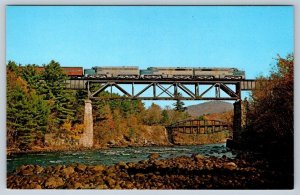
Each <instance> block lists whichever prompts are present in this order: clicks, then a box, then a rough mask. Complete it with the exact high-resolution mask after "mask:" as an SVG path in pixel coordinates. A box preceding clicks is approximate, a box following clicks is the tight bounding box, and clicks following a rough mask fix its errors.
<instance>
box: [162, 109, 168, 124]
mask: <svg viewBox="0 0 300 195" xmlns="http://www.w3.org/2000/svg"><path fill="white" fill-rule="evenodd" d="M161 116H162V118H161V124H163V125H166V124H168V123H169V122H170V121H169V120H170V118H169V114H168V111H167V110H163V111H162V112H161Z"/></svg>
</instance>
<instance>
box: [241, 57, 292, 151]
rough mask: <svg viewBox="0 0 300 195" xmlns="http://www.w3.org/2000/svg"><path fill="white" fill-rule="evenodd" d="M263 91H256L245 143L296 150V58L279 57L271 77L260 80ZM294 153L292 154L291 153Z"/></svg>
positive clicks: (252, 101)
mask: <svg viewBox="0 0 300 195" xmlns="http://www.w3.org/2000/svg"><path fill="white" fill-rule="evenodd" d="M258 84H259V85H260V86H262V87H260V88H258V89H256V90H254V91H253V94H252V100H251V101H250V113H249V119H250V123H249V125H248V127H247V131H246V132H245V133H244V135H243V138H244V140H249V141H251V142H252V141H255V142H259V143H260V144H262V145H264V146H268V145H272V144H276V145H277V146H280V147H281V148H292V147H293V137H294V120H293V119H294V108H293V107H294V56H293V55H288V56H287V57H286V58H282V57H280V56H278V57H277V58H276V66H275V67H274V68H273V70H272V71H271V73H270V75H269V76H268V77H260V78H258ZM290 151H291V150H290Z"/></svg>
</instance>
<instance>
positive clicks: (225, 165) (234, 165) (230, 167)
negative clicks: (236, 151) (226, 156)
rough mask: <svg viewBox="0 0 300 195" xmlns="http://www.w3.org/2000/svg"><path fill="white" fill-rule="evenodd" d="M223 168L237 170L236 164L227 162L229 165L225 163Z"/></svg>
mask: <svg viewBox="0 0 300 195" xmlns="http://www.w3.org/2000/svg"><path fill="white" fill-rule="evenodd" d="M223 168H224V169H228V170H231V171H232V170H235V169H237V165H236V164H235V163H234V162H227V163H224V165H223Z"/></svg>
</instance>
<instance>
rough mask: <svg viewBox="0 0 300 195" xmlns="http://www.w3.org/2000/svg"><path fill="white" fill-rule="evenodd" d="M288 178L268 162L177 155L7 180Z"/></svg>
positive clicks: (241, 184) (202, 183)
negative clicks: (168, 157)
mask: <svg viewBox="0 0 300 195" xmlns="http://www.w3.org/2000/svg"><path fill="white" fill-rule="evenodd" d="M291 179H292V177H291V175H288V174H287V173H286V172H285V171H284V168H283V169H282V170H277V169H274V167H273V165H272V163H269V162H268V161H266V160H254V159H244V158H239V157H237V158H235V159H230V158H227V157H225V156H223V157H222V158H216V157H204V156H202V155H200V154H198V155H196V154H195V155H192V156H191V157H187V156H180V157H176V158H170V159H159V154H151V155H150V156H149V159H148V160H142V161H139V162H137V163H134V162H128V163H124V162H119V163H118V164H115V165H111V166H104V165H93V166H92V165H84V164H72V165H56V166H48V167H42V166H38V165H23V166H21V167H18V168H17V170H16V171H15V172H13V173H10V174H9V175H8V176H7V187H8V188H11V189H24V188H25V189H282V188H291V184H292V183H293V181H291Z"/></svg>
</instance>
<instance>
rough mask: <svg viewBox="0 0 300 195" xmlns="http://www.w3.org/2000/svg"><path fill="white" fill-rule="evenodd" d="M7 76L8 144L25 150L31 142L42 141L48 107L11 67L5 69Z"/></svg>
mask: <svg viewBox="0 0 300 195" xmlns="http://www.w3.org/2000/svg"><path fill="white" fill-rule="evenodd" d="M7 78H8V79H7V127H8V128H7V129H8V133H7V136H8V145H9V146H11V145H16V146H17V147H19V148H20V149H22V150H26V149H29V148H30V147H31V146H32V144H33V142H38V141H40V142H42V143H43V142H44V135H45V131H46V128H47V121H48V116H49V112H50V109H49V107H47V104H46V102H45V101H44V100H43V99H42V98H41V97H40V96H38V95H37V94H36V92H35V91H34V90H29V86H28V85H27V83H26V81H24V80H23V79H22V78H21V77H19V76H17V75H16V73H15V72H14V71H11V69H8V71H7Z"/></svg>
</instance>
